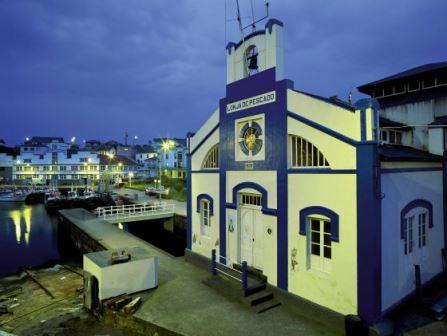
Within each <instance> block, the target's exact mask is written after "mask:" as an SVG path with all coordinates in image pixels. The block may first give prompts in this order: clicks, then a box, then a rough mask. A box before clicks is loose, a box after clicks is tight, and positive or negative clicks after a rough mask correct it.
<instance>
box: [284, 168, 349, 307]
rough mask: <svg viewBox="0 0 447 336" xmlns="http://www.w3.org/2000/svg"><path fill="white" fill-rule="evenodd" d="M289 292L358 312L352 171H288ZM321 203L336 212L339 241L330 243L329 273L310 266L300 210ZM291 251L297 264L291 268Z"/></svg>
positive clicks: (326, 305) (325, 304)
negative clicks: (316, 172)
mask: <svg viewBox="0 0 447 336" xmlns="http://www.w3.org/2000/svg"><path fill="white" fill-rule="evenodd" d="M288 181H289V194H288V209H289V212H288V241H289V243H288V257H289V263H288V276H289V291H290V292H292V293H294V294H296V295H299V296H301V297H303V298H305V299H307V300H310V301H313V302H315V303H317V304H320V305H322V306H325V307H328V308H329V309H332V310H334V311H336V312H339V313H342V314H357V200H356V195H357V190H356V188H357V187H356V175H355V174H289V177H288ZM309 206H322V207H325V208H328V209H330V210H332V211H334V212H335V213H337V214H338V215H339V238H340V242H338V243H337V242H332V244H331V245H332V259H331V265H332V267H331V268H332V269H331V271H330V272H329V273H323V272H318V271H316V270H313V269H310V268H309V267H308V266H309V265H308V263H307V244H308V242H307V237H306V236H303V235H300V234H299V224H300V223H299V213H300V211H301V210H302V209H304V208H306V207H309ZM293 250H295V252H296V253H295V254H296V258H295V261H296V262H297V264H296V265H295V267H294V268H293V267H292V260H293V259H294V258H293V257H292V254H293V252H294V251H293Z"/></svg>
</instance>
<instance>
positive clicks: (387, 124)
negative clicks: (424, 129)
mask: <svg viewBox="0 0 447 336" xmlns="http://www.w3.org/2000/svg"><path fill="white" fill-rule="evenodd" d="M379 124H380V127H395V128H411V126H408V125H406V124H403V123H401V122H398V121H394V120H391V119H388V118H384V117H380V118H379Z"/></svg>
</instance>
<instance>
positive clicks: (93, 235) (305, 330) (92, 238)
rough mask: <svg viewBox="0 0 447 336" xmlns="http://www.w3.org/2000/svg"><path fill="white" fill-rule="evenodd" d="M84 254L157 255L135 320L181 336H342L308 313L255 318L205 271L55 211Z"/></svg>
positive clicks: (89, 220) (77, 212) (284, 311)
mask: <svg viewBox="0 0 447 336" xmlns="http://www.w3.org/2000/svg"><path fill="white" fill-rule="evenodd" d="M60 215H61V217H62V222H64V223H65V224H62V225H68V226H69V227H70V228H69V230H70V232H75V233H76V234H75V237H74V238H75V239H79V238H80V239H81V240H82V241H80V242H76V243H77V244H78V246H79V247H80V248H81V249H83V250H84V252H91V251H97V250H102V249H120V248H126V247H132V246H139V247H142V248H144V249H146V250H147V251H148V252H149V253H151V254H153V255H157V256H158V260H159V262H158V263H159V269H158V273H159V286H158V288H157V289H154V290H151V291H150V292H149V294H148V295H147V297H146V298H145V299H144V302H143V304H142V306H141V307H140V308H139V310H138V311H137V312H136V313H135V315H134V318H137V319H140V320H142V321H146V322H148V323H151V324H153V325H157V326H159V327H160V328H163V329H167V330H170V331H172V332H174V333H176V334H179V335H185V336H188V335H190V336H202V335H203V336H209V335H286V336H288V335H290V336H292V335H294V336H296V335H306V336H313V335H327V336H332V335H334V336H335V335H343V334H344V331H343V329H342V328H340V326H338V325H337V326H335V325H331V324H329V325H328V324H325V323H324V321H323V322H321V321H316V320H315V318H314V317H313V316H312V315H313V312H310V313H308V314H306V313H305V312H301V313H298V314H297V313H295V312H293V311H291V310H289V309H288V308H287V307H286V306H285V305H284V306H280V307H277V308H275V309H272V310H269V311H267V312H265V313H263V314H262V315H259V314H255V313H253V312H252V311H251V310H249V309H247V308H246V307H245V306H243V305H241V304H240V303H238V302H233V301H231V300H229V299H228V298H226V297H225V296H223V295H221V294H219V293H218V292H217V291H216V290H213V289H212V288H210V287H209V286H207V285H205V284H203V282H202V281H203V280H205V279H207V278H209V276H210V272H208V271H207V270H205V269H203V268H200V267H198V266H195V265H193V264H191V263H189V262H187V261H186V260H185V258H184V257H177V258H176V257H173V256H171V255H169V254H168V253H167V252H164V251H162V250H160V249H158V248H156V247H154V246H152V245H150V244H149V243H147V242H145V241H143V240H141V239H139V238H138V237H135V236H134V235H132V234H130V233H128V232H126V231H123V230H121V229H119V228H118V227H117V226H115V225H113V224H110V223H108V222H107V221H104V220H102V219H101V218H98V217H96V216H94V215H93V214H91V213H89V212H87V211H86V210H83V209H70V210H62V211H60Z"/></svg>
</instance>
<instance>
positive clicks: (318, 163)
mask: <svg viewBox="0 0 447 336" xmlns="http://www.w3.org/2000/svg"><path fill="white" fill-rule="evenodd" d="M289 160H290V166H291V167H329V162H328V161H327V160H326V158H325V157H324V155H323V153H321V152H320V151H319V150H318V148H317V147H315V146H314V145H313V144H312V143H310V142H309V141H307V140H306V139H303V138H301V137H299V136H297V135H289Z"/></svg>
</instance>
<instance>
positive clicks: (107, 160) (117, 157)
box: [98, 154, 137, 166]
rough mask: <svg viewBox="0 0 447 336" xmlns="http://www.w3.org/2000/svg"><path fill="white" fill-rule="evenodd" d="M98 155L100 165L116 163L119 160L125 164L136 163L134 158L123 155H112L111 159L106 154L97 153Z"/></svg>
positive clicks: (132, 164)
mask: <svg viewBox="0 0 447 336" xmlns="http://www.w3.org/2000/svg"><path fill="white" fill-rule="evenodd" d="M98 157H99V164H101V165H109V164H110V165H117V164H118V163H120V162H121V163H122V164H123V165H125V166H134V165H136V164H137V163H136V162H135V161H134V160H132V159H129V158H128V157H126V156H123V155H114V156H113V158H112V159H110V157H109V156H108V155H104V154H98Z"/></svg>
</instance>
